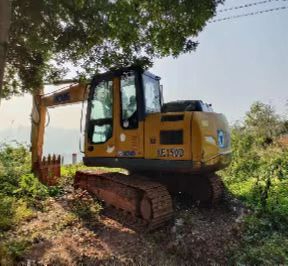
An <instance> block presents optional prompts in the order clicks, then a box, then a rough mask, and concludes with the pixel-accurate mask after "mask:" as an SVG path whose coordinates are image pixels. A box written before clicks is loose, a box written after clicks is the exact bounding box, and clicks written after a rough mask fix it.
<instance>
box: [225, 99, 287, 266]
mask: <svg viewBox="0 0 288 266" xmlns="http://www.w3.org/2000/svg"><path fill="white" fill-rule="evenodd" d="M283 123H284V122H283V121H282V119H281V118H280V117H279V116H278V115H277V114H276V113H275V111H274V109H273V108H272V107H271V106H269V105H265V104H262V103H259V102H257V103H255V104H253V105H252V107H251V109H250V111H249V112H248V113H247V115H246V118H245V121H244V123H243V124H242V125H241V126H239V125H237V126H234V127H233V128H232V144H233V157H234V159H233V162H232V164H231V165H230V167H229V168H228V169H225V170H224V171H222V175H223V178H224V181H225V183H226V185H227V186H228V188H229V189H230V191H231V192H232V193H233V194H234V195H236V196H237V197H238V198H239V199H241V200H242V201H243V202H244V203H246V204H247V205H248V206H249V208H251V209H252V210H253V214H252V215H250V216H249V217H248V218H247V219H246V221H245V223H244V226H245V230H244V234H243V239H242V244H241V246H240V248H239V249H237V250H234V252H233V254H232V257H231V263H232V264H240V265H279V264H287V263H288V248H287V247H288V245H287V244H288V234H287V232H288V198H287V195H288V186H287V184H288V149H287V148H285V147H280V146H278V145H277V141H276V140H277V138H278V136H279V135H280V134H281V133H287V132H285V127H283Z"/></svg>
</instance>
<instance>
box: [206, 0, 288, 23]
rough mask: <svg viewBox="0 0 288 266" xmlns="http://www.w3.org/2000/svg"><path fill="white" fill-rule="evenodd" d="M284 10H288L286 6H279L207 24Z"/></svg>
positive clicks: (218, 19) (215, 20)
mask: <svg viewBox="0 0 288 266" xmlns="http://www.w3.org/2000/svg"><path fill="white" fill-rule="evenodd" d="M285 1H286V0H285ZM284 9H288V6H281V7H276V8H270V9H263V10H259V11H254V12H250V13H244V14H239V15H233V16H228V17H224V18H217V19H213V20H210V21H209V22H208V23H215V22H221V21H226V20H231V19H237V18H242V17H249V16H255V15H260V14H264V13H269V12H274V11H280V10H284Z"/></svg>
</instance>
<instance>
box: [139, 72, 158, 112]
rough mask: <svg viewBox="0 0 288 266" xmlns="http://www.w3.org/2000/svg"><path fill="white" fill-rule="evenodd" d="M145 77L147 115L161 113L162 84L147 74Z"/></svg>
mask: <svg viewBox="0 0 288 266" xmlns="http://www.w3.org/2000/svg"><path fill="white" fill-rule="evenodd" d="M142 77H143V85H144V96H145V110H146V113H159V112H161V99H160V98H161V95H160V84H159V80H158V79H154V78H152V77H149V76H147V75H145V74H143V75H142Z"/></svg>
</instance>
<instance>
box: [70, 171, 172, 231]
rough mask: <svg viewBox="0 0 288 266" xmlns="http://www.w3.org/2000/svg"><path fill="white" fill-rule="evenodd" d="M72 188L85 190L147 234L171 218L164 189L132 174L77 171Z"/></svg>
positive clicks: (167, 194)
mask: <svg viewBox="0 0 288 266" xmlns="http://www.w3.org/2000/svg"><path fill="white" fill-rule="evenodd" d="M74 187H75V188H81V189H85V190H87V191H88V192H90V193H92V194H94V195H95V196H96V197H97V198H99V199H101V200H103V201H104V202H105V203H106V204H108V205H111V206H113V207H115V208H116V209H119V210H121V211H122V212H124V213H126V214H127V213H128V214H129V215H128V216H130V217H131V219H137V220H138V221H139V220H140V222H141V223H142V224H143V225H145V228H146V229H148V230H153V229H155V228H158V227H160V226H161V225H163V224H164V223H166V222H167V221H169V220H170V219H171V217H172V215H173V207H172V199H171V196H170V194H169V192H168V190H167V189H166V187H165V186H164V185H162V184H160V183H157V182H153V181H150V180H147V179H146V178H145V177H143V176H139V175H136V174H132V175H124V174H120V173H104V172H102V173H101V172H99V171H91V170H84V171H77V172H76V175H75V180H74Z"/></svg>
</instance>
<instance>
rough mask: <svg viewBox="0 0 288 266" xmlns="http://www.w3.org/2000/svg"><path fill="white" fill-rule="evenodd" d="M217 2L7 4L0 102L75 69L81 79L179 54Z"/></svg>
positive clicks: (190, 45)
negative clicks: (9, 16)
mask: <svg viewBox="0 0 288 266" xmlns="http://www.w3.org/2000/svg"><path fill="white" fill-rule="evenodd" d="M223 2H224V1H223V0H202V1H191V0H184V1H183V0H181V1H180V0H170V1H166V0H154V1H147V0H141V1H139V0H121V1H108V0H100V1H99V0H97V1H96V0H91V1H79V0H71V1H63V0H62V1H56V0H50V1H44V0H38V1H32V0H28V1H23V0H12V10H13V12H12V23H11V28H10V39H9V46H8V55H7V67H6V74H5V80H6V84H5V87H4V92H3V94H2V95H1V97H9V96H10V95H12V94H15V93H20V92H23V91H24V92H25V91H32V90H35V89H38V88H39V86H41V85H42V84H43V81H44V80H45V81H50V80H55V79H59V78H60V77H61V76H63V75H64V74H65V73H66V72H67V71H68V69H67V67H66V66H67V62H70V63H73V64H74V66H76V67H77V69H81V70H80V71H79V74H80V75H91V74H94V73H95V72H97V71H99V70H102V69H107V68H111V67H119V66H127V65H131V64H139V65H143V66H151V64H152V59H153V58H155V57H162V56H168V55H172V56H175V57H176V56H178V55H179V54H181V53H187V52H191V51H193V50H195V49H196V46H197V42H196V41H195V40H194V38H195V37H196V36H197V34H198V33H199V32H200V31H201V30H202V29H203V27H204V26H205V24H206V21H207V20H208V19H210V18H211V17H213V15H214V14H215V10H216V7H217V5H218V4H220V3H223ZM65 64H66V65H65Z"/></svg>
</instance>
